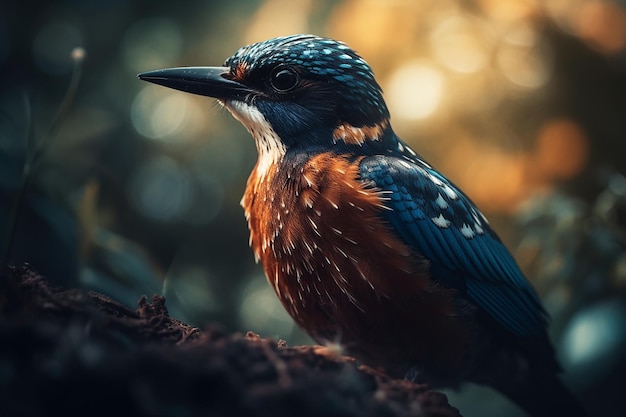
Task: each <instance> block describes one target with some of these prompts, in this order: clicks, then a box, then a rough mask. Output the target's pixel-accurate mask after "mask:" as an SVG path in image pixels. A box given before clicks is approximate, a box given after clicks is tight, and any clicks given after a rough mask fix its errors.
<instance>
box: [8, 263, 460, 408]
mask: <svg viewBox="0 0 626 417" xmlns="http://www.w3.org/2000/svg"><path fill="white" fill-rule="evenodd" d="M2 279H5V280H6V281H5V282H6V288H5V289H6V292H5V294H3V295H2V297H1V298H0V340H2V342H1V343H0V415H3V416H5V415H6V416H12V415H24V416H31V415H70V414H71V415H73V414H79V413H80V414H81V415H90V416H91V415H134V416H137V415H168V416H171V415H182V416H194V415H206V416H209V415H210V416H219V415H225V416H234V415H248V416H265V415H268V416H269V415H271V416H282V415H284V416H294V415H297V416H339V415H341V416H409V415H413V416H415V415H420V416H421V415H424V416H440V417H445V416H460V413H459V411H458V410H457V409H456V408H454V407H451V406H450V405H449V404H448V401H447V398H446V396H445V395H443V394H441V393H438V392H435V391H431V390H429V388H428V387H427V386H426V385H418V384H414V383H412V382H409V381H403V380H396V379H390V378H388V377H386V376H385V375H383V374H380V373H378V372H376V371H375V370H372V369H369V368H367V367H364V366H358V365H357V364H356V363H355V362H354V361H353V360H351V359H349V358H345V357H340V356H337V355H333V354H332V353H329V351H328V350H325V349H322V348H320V347H311V346H300V347H294V348H290V347H287V346H286V344H285V343H284V342H278V343H276V342H275V341H272V340H267V339H261V338H260V337H259V336H257V335H255V334H253V333H248V334H247V335H245V336H244V335H240V334H227V333H225V332H223V331H221V330H220V329H219V328H218V327H217V326H210V327H207V328H205V329H203V330H199V329H197V328H194V327H192V326H189V325H187V324H185V323H182V322H180V321H178V320H176V319H173V318H171V317H169V315H168V313H167V308H166V307H165V299H164V298H163V297H161V296H154V297H153V298H152V301H151V302H147V301H146V298H145V297H144V298H142V299H141V300H140V301H139V306H138V308H137V310H136V311H133V310H131V309H129V308H128V307H125V306H123V305H122V304H120V303H118V302H116V301H114V300H112V299H110V298H109V297H107V296H104V295H102V294H98V293H94V292H89V293H86V292H82V291H80V290H64V289H60V288H53V287H51V286H50V285H49V284H48V283H47V282H46V281H45V279H43V278H42V277H41V276H39V275H38V274H36V273H35V272H33V271H32V270H30V269H29V268H27V267H24V268H17V269H11V270H10V271H9V272H8V273H7V274H5V276H4V277H2Z"/></svg>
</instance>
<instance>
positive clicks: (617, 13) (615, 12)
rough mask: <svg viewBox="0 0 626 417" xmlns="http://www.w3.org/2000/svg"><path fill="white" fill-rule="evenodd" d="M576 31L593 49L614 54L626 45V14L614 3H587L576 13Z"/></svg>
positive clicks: (597, 1)
mask: <svg viewBox="0 0 626 417" xmlns="http://www.w3.org/2000/svg"><path fill="white" fill-rule="evenodd" d="M577 31H578V34H579V35H580V37H581V38H583V39H584V40H586V41H587V43H589V44H590V45H591V46H592V47H594V48H595V49H597V50H599V51H600V52H603V53H606V54H615V53H617V52H620V51H621V50H622V49H624V46H625V45H626V14H625V13H624V10H623V9H622V8H621V7H620V6H619V5H617V4H615V3H612V2H607V1H599V0H596V1H589V2H587V3H585V4H584V5H583V6H582V7H581V9H580V12H579V13H578V21H577Z"/></svg>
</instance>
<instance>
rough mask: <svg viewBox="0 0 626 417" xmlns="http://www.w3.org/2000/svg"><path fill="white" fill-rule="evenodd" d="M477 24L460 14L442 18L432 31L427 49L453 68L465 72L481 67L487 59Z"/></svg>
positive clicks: (482, 35)
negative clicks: (429, 48) (429, 47)
mask: <svg viewBox="0 0 626 417" xmlns="http://www.w3.org/2000/svg"><path fill="white" fill-rule="evenodd" d="M481 23H482V25H484V23H483V22H480V21H478V20H477V19H468V18H465V17H463V15H453V16H450V17H449V18H447V19H445V20H443V21H442V22H441V23H439V24H438V25H437V27H436V28H435V30H433V31H432V33H431V36H430V43H431V48H432V50H433V53H434V55H435V56H436V57H437V59H439V61H440V62H441V63H442V64H444V65H445V66H446V67H448V68H450V69H451V70H453V71H457V72H462V73H468V72H475V71H478V70H480V69H482V68H483V67H484V66H485V65H486V64H487V61H488V59H489V55H488V51H487V47H488V46H489V44H488V42H487V41H486V39H485V36H484V33H483V30H484V29H482V28H481Z"/></svg>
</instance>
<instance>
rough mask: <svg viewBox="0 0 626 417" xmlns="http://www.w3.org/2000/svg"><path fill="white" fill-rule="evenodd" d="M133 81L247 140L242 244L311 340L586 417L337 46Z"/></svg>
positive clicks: (476, 220)
mask: <svg viewBox="0 0 626 417" xmlns="http://www.w3.org/2000/svg"><path fill="white" fill-rule="evenodd" d="M138 77H139V78H140V79H142V80H145V81H149V82H152V83H155V84H159V85H162V86H166V87H170V88H174V89H177V90H182V91H186V92H189V93H194V94H200V95H204V96H209V97H213V98H215V99H217V100H218V101H219V102H220V103H221V104H222V105H223V106H224V107H225V108H226V109H228V110H229V111H230V113H231V114H232V115H233V116H234V117H235V118H236V119H237V120H239V121H240V122H241V123H242V124H243V125H244V126H245V127H246V129H247V130H248V131H249V133H250V134H251V135H252V137H253V138H254V140H255V143H256V147H257V150H258V160H257V162H256V165H255V166H254V168H253V170H252V173H251V174H250V177H249V178H248V182H247V186H246V190H245V193H244V196H243V198H242V202H241V204H242V206H243V208H244V211H245V216H246V218H247V221H248V225H249V229H250V245H251V247H252V249H253V251H254V254H255V258H256V260H257V261H260V262H261V263H262V265H263V268H264V270H265V274H266V277H267V280H268V282H269V283H270V285H271V286H272V287H273V288H274V290H275V292H276V294H277V296H278V298H279V299H280V301H281V303H282V305H283V306H284V307H285V309H286V310H287V311H288V312H289V314H290V315H291V317H292V318H293V319H294V321H295V322H296V323H297V324H298V325H299V326H300V327H301V328H302V329H304V330H305V331H306V332H307V333H308V334H309V335H310V336H311V337H312V338H313V339H314V340H316V341H317V342H319V343H321V344H325V343H338V344H339V345H340V346H341V347H342V349H344V350H345V352H347V353H348V354H350V355H352V356H354V357H355V358H357V359H359V360H360V361H362V362H363V363H365V364H368V365H370V366H373V367H376V368H379V369H381V370H384V371H385V372H386V373H388V374H389V375H390V376H393V377H399V378H402V377H404V378H408V379H411V380H413V381H416V382H424V383H429V384H430V385H432V386H435V387H458V386H459V385H460V384H461V383H462V382H466V381H469V382H474V383H479V384H484V385H488V386H491V387H493V388H495V389H496V390H499V391H500V392H501V393H503V394H504V395H505V396H507V397H509V398H510V399H512V400H513V401H514V402H516V403H517V404H518V405H519V406H521V407H522V408H523V409H525V410H526V411H527V412H528V414H529V415H532V416H535V417H539V416H556V415H568V416H583V415H585V413H584V411H582V409H581V408H580V406H579V405H578V401H577V400H576V399H575V397H574V396H573V395H572V394H571V393H570V392H569V391H568V389H567V388H566V387H565V386H564V385H563V383H562V382H561V381H560V379H559V378H558V373H559V372H560V371H561V368H560V366H559V364H558V362H557V360H556V358H555V353H554V349H553V347H552V345H551V343H550V340H549V338H548V335H547V322H548V315H547V313H546V311H545V309H544V308H543V307H542V304H541V301H540V298H539V296H538V295H537V293H536V291H535V289H534V288H533V286H532V285H531V284H530V283H529V281H528V280H527V279H526V278H525V276H524V275H523V273H522V272H521V270H520V268H519V266H518V265H517V263H516V262H515V260H514V258H513V257H512V255H511V254H510V253H509V251H508V250H507V249H506V247H505V246H504V244H503V243H502V241H501V240H500V239H499V238H498V236H497V235H496V233H495V232H494V230H493V229H492V228H491V227H490V225H489V223H488V221H487V219H486V218H485V216H484V215H483V214H482V213H481V212H480V211H479V209H478V208H477V207H476V205H475V204H474V203H473V202H472V201H471V200H470V198H469V197H468V196H467V195H465V194H464V193H463V191H461V190H460V189H459V187H457V186H456V185H455V184H454V183H453V182H452V181H450V180H449V179H448V178H446V177H445V176H444V175H443V174H442V173H440V172H439V171H437V170H436V169H435V168H433V167H432V166H431V165H430V164H429V163H427V162H426V161H425V160H424V159H423V158H422V157H420V155H419V154H418V153H416V152H415V151H414V150H413V149H411V147H410V146H409V145H407V143H405V142H404V141H403V140H401V139H400V138H399V137H398V136H397V135H396V134H395V133H394V131H393V129H392V126H391V122H390V114H389V110H388V109H387V106H386V104H385V101H384V99H383V94H382V89H381V87H380V86H379V84H378V83H377V81H376V79H375V78H374V75H373V72H372V69H371V68H370V66H369V65H368V64H367V63H366V61H365V60H364V59H363V58H362V57H361V56H359V55H358V54H357V53H356V52H355V51H354V50H352V49H351V48H350V47H349V46H347V45H346V44H345V43H343V42H339V41H336V40H333V39H329V38H324V37H319V36H315V35H304V34H298V35H291V36H285V37H279V38H274V39H270V40H266V41H263V42H258V43H254V44H251V45H248V46H244V47H242V48H240V49H239V50H238V51H237V52H236V53H235V54H234V55H233V56H231V57H230V58H228V59H227V60H226V61H225V63H224V64H223V66H221V67H180V68H168V69H160V70H155V71H150V72H145V73H142V74H139V75H138Z"/></svg>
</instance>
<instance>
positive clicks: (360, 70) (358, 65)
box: [139, 35, 391, 152]
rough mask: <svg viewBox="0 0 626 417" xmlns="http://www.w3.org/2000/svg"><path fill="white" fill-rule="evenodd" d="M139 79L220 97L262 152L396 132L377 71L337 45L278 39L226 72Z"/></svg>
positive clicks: (249, 50) (178, 71)
mask: <svg viewBox="0 0 626 417" xmlns="http://www.w3.org/2000/svg"><path fill="white" fill-rule="evenodd" d="M139 77H140V78H141V79H144V80H147V81H151V82H154V83H157V84H161V85H165V86H167V87H172V88H176V89H180V90H183V91H188V92H191V93H196V94H202V95H207V96H211V97H215V98H217V99H219V100H220V101H221V102H222V103H223V104H224V105H225V106H226V107H227V108H228V109H229V110H230V111H231V113H233V115H234V116H235V117H236V118H237V119H238V120H240V121H241V122H242V123H243V124H244V125H245V126H246V127H247V128H248V130H249V131H250V133H251V134H252V135H253V136H254V137H255V139H256V140H257V145H259V151H260V152H263V151H264V150H267V149H266V148H268V147H269V148H272V147H274V148H276V147H277V146H278V147H279V148H280V149H281V150H286V149H290V148H298V147H302V146H305V147H311V146H316V147H328V146H342V145H345V144H348V145H354V144H358V145H363V144H364V143H366V142H370V141H378V142H379V143H380V141H381V140H382V138H383V137H384V136H386V135H388V134H390V132H391V128H390V126H389V112H388V110H387V106H386V105H385V102H384V100H383V97H382V91H381V88H380V86H379V85H378V83H377V82H376V80H375V78H374V75H373V73H372V70H371V68H370V67H369V65H368V64H367V63H366V62H365V61H364V60H363V59H362V58H361V57H360V56H359V55H357V53H356V52H354V51H353V50H352V49H350V48H349V47H348V46H347V45H345V44H344V43H342V42H338V41H335V40H332V39H327V38H321V37H318V36H313V35H292V36H286V37H281V38H275V39H270V40H267V41H263V42H259V43H255V44H252V45H248V46H245V47H243V48H241V49H239V50H238V51H237V52H236V53H235V54H234V55H233V56H232V57H230V58H228V59H227V60H226V62H225V63H224V67H188V68H173V69H166V70H157V71H151V72H149V73H144V74H140V75H139ZM275 140H278V141H279V143H274V141H275Z"/></svg>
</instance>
